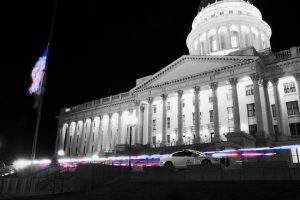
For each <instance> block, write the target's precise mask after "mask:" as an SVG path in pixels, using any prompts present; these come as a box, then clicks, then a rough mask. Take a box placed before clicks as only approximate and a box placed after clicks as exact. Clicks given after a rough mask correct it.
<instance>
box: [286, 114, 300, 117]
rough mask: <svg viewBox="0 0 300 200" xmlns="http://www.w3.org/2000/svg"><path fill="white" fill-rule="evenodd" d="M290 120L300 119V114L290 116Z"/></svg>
mask: <svg viewBox="0 0 300 200" xmlns="http://www.w3.org/2000/svg"><path fill="white" fill-rule="evenodd" d="M288 117H289V118H296V117H297V118H298V117H300V114H297V115H290V116H288Z"/></svg>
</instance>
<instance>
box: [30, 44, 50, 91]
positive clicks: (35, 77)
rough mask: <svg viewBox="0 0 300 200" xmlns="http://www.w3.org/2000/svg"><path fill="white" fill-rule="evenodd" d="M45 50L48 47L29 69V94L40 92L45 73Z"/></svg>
mask: <svg viewBox="0 0 300 200" xmlns="http://www.w3.org/2000/svg"><path fill="white" fill-rule="evenodd" d="M47 52H48V49H47V48H46V49H45V50H44V52H43V54H42V55H41V56H40V57H39V59H38V61H37V62H36V63H35V65H34V67H33V69H32V71H31V86H30V88H29V90H28V92H29V93H30V94H36V95H40V94H41V91H42V84H43V78H44V75H45V67H46V60H47Z"/></svg>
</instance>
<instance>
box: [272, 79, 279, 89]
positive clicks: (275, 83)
mask: <svg viewBox="0 0 300 200" xmlns="http://www.w3.org/2000/svg"><path fill="white" fill-rule="evenodd" d="M278 81H279V79H278V78H273V79H272V80H271V82H272V84H273V87H274V86H275V87H277V86H278Z"/></svg>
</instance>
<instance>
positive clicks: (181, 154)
mask: <svg viewBox="0 0 300 200" xmlns="http://www.w3.org/2000/svg"><path fill="white" fill-rule="evenodd" d="M183 156H185V155H184V152H182V151H181V152H177V153H174V154H173V157H183Z"/></svg>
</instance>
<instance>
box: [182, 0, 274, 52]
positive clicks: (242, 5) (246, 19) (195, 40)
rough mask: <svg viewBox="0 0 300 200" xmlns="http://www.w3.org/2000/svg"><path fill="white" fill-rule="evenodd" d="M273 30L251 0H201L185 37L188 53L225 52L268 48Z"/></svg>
mask: <svg viewBox="0 0 300 200" xmlns="http://www.w3.org/2000/svg"><path fill="white" fill-rule="evenodd" d="M271 35H272V30H271V28H270V26H269V25H268V24H267V23H266V22H265V21H263V19H262V14H261V12H260V11H259V10H258V9H257V8H256V7H255V6H254V5H253V2H252V0H202V1H201V3H200V6H199V12H198V15H197V16H196V18H195V19H194V21H193V25H192V31H191V33H190V34H189V36H188V38H187V47H188V49H189V52H190V54H191V55H227V54H228V53H230V52H232V51H236V50H238V49H242V48H246V47H251V46H253V47H254V48H255V49H256V50H257V51H260V50H263V49H267V48H270V38H271Z"/></svg>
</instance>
